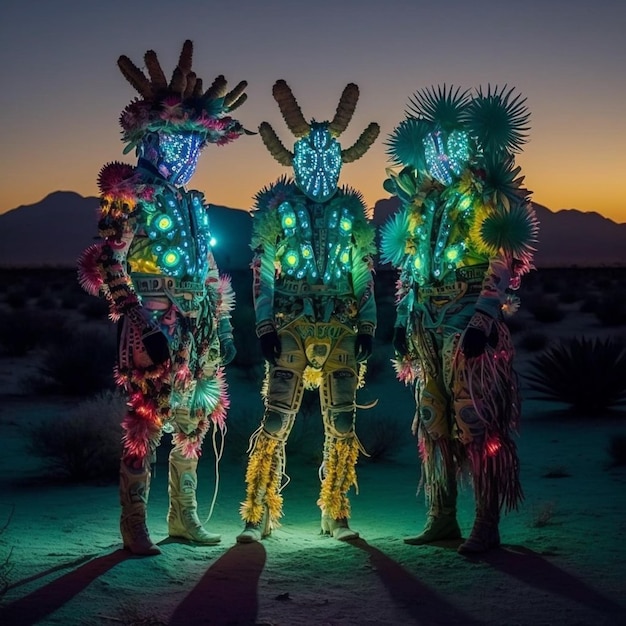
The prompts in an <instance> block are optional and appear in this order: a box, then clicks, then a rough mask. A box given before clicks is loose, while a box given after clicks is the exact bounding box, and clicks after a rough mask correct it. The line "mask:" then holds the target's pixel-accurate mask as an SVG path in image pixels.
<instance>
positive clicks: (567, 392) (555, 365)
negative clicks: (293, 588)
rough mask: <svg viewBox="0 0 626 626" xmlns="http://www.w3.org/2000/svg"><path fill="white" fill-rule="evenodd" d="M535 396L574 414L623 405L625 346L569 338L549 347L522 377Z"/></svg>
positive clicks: (538, 356)
mask: <svg viewBox="0 0 626 626" xmlns="http://www.w3.org/2000/svg"><path fill="white" fill-rule="evenodd" d="M525 378H526V379H527V380H528V382H529V386H530V388H531V389H532V390H534V391H536V392H538V397H539V398H543V399H545V400H549V401H553V402H563V403H565V404H567V405H569V406H570V407H571V408H572V409H573V410H574V412H576V413H579V414H581V413H584V414H594V413H599V412H605V411H607V410H609V409H611V408H614V407H616V406H619V405H621V404H623V403H624V402H626V345H625V344H624V342H623V341H617V340H611V339H587V338H585V337H582V338H572V339H569V340H564V341H560V342H557V343H555V344H551V345H550V346H549V347H548V348H547V349H546V350H544V351H543V352H542V353H541V354H539V355H537V356H536V357H534V359H533V360H532V361H531V362H530V371H529V373H528V374H526V375H525Z"/></svg>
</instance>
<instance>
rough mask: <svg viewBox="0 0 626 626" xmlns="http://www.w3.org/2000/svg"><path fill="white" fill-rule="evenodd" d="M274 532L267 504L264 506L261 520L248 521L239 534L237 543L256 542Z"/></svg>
mask: <svg viewBox="0 0 626 626" xmlns="http://www.w3.org/2000/svg"><path fill="white" fill-rule="evenodd" d="M271 534H272V528H271V525H270V516H269V512H268V510H267V506H265V507H263V517H262V519H261V521H260V522H256V523H254V522H246V525H245V527H244V529H243V530H242V531H241V532H240V533H239V534H238V535H237V543H254V542H255V541H261V540H262V539H265V537H269V536H270V535H271Z"/></svg>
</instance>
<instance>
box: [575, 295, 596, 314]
mask: <svg viewBox="0 0 626 626" xmlns="http://www.w3.org/2000/svg"><path fill="white" fill-rule="evenodd" d="M598 306H599V298H598V296H597V295H596V294H589V295H588V296H587V297H586V298H585V299H584V300H583V301H582V303H581V305H580V309H579V311H580V312H581V313H595V312H596V310H597V308H598Z"/></svg>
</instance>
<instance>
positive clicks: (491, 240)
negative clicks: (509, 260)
mask: <svg viewBox="0 0 626 626" xmlns="http://www.w3.org/2000/svg"><path fill="white" fill-rule="evenodd" d="M538 232H539V222H538V221H537V216H536V215H535V211H534V210H533V208H532V205H531V204H530V203H529V202H525V201H521V202H517V203H515V204H513V205H512V206H511V207H510V208H509V209H505V208H504V207H500V208H499V209H498V210H497V211H494V212H493V213H492V214H491V215H489V216H488V217H487V218H486V219H485V221H484V222H483V224H482V226H481V237H482V239H483V241H484V242H485V243H486V244H487V245H488V246H489V247H490V248H493V249H494V250H504V251H505V252H508V253H509V254H511V255H512V256H513V257H514V258H516V259H520V260H529V259H531V258H532V256H533V253H534V251H535V245H536V243H537V234H538Z"/></svg>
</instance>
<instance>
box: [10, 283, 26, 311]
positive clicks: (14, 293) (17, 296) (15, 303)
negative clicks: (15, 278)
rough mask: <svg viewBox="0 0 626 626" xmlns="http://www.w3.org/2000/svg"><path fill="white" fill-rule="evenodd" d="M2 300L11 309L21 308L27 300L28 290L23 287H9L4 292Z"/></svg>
mask: <svg viewBox="0 0 626 626" xmlns="http://www.w3.org/2000/svg"><path fill="white" fill-rule="evenodd" d="M4 301H5V302H6V303H7V304H8V305H9V307H11V308H12V309H23V308H24V307H25V306H26V303H27V302H28V292H27V290H26V289H25V288H24V287H19V286H18V287H11V288H10V289H9V290H8V291H7V292H6V294H5V296H4Z"/></svg>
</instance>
